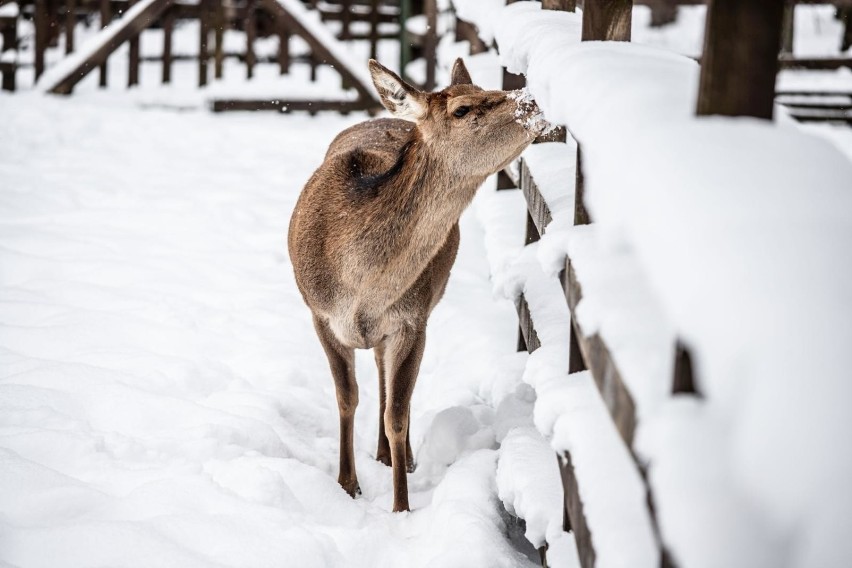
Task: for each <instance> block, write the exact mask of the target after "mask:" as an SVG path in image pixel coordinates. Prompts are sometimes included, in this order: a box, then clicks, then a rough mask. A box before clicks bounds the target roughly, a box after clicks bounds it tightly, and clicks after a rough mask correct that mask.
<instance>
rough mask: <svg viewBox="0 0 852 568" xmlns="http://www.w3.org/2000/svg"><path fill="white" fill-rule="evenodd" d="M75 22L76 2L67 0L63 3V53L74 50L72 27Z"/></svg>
mask: <svg viewBox="0 0 852 568" xmlns="http://www.w3.org/2000/svg"><path fill="white" fill-rule="evenodd" d="M76 24H77V2H76V0H67V1H66V4H65V53H66V54H68V53H71V52H72V51H74V27H75V26H76Z"/></svg>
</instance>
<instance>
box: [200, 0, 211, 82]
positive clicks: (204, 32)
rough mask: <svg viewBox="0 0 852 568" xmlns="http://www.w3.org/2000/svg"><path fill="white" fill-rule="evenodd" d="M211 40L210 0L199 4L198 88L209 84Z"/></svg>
mask: <svg viewBox="0 0 852 568" xmlns="http://www.w3.org/2000/svg"><path fill="white" fill-rule="evenodd" d="M209 39H210V3H209V1H208V0H199V2H198V86H199V87H203V86H205V85H206V84H207V71H208V68H207V67H208V65H207V64H208V62H209V59H210V50H209V48H208V45H207V43H208V40H209Z"/></svg>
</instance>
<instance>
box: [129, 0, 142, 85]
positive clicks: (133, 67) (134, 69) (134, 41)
mask: <svg viewBox="0 0 852 568" xmlns="http://www.w3.org/2000/svg"><path fill="white" fill-rule="evenodd" d="M136 1H137V0H130V1H129V2H128V3H127V7H128V9H129V8H132V7H133V5H134V4H136ZM128 61H129V65H128V67H127V86H128V87H132V86H133V85H138V84H139V34H138V33H137V34H136V35H134V36H133V37H132V38H131V39H130V41H129V42H128Z"/></svg>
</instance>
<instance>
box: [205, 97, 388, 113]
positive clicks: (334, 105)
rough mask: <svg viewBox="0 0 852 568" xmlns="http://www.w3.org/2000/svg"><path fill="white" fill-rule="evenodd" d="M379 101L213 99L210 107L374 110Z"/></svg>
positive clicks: (267, 109) (340, 110) (234, 108)
mask: <svg viewBox="0 0 852 568" xmlns="http://www.w3.org/2000/svg"><path fill="white" fill-rule="evenodd" d="M377 105H378V103H375V102H374V101H360V100H359V101H305V100H301V101H292V100H289V101H288V100H286V99H280V100H228V99H218V100H213V101H212V103H211V105H210V109H211V110H212V111H213V112H225V111H237V110H243V111H258V110H263V111H276V112H293V111H307V112H321V111H335V112H353V111H360V110H364V111H366V110H372V109H375V108H377Z"/></svg>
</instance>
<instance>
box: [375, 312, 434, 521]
mask: <svg viewBox="0 0 852 568" xmlns="http://www.w3.org/2000/svg"><path fill="white" fill-rule="evenodd" d="M425 344H426V330H425V329H411V328H406V329H404V330H403V331H401V332H399V333H398V334H397V336H396V337H394V339H393V343H392V346H388V352H389V353H388V354H387V357H388V359H389V360H388V361H387V362H386V364H387V367H386V369H387V371H388V373H387V389H388V392H387V407H386V408H385V415H384V422H385V432H387V436H388V441H389V445H390V450H391V467H392V468H393V510H394V512H398V511H408V510H409V507H408V477H407V475H408V470H409V467H410V464H409V456H411V454H412V452H411V444H410V441H409V438H408V425H409V423H410V405H411V393H412V392H413V391H414V383H415V382H416V381H417V373H418V371H419V370H420V361H421V359H422V358H423V348H424V347H425ZM391 347H392V348H391ZM411 465H413V456H412V460H411Z"/></svg>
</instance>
